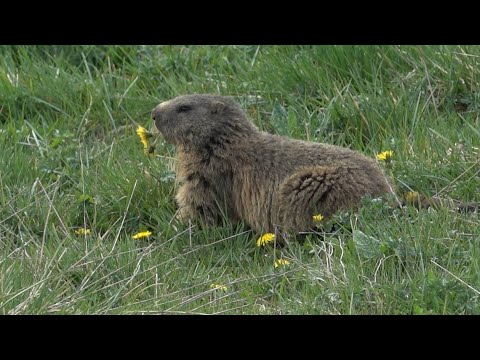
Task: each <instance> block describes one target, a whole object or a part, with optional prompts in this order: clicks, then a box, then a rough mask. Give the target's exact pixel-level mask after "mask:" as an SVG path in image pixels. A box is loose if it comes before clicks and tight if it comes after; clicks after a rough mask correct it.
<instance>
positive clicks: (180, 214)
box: [175, 207, 193, 224]
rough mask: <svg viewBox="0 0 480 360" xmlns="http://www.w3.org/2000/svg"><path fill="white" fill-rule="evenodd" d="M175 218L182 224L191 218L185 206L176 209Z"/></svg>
mask: <svg viewBox="0 0 480 360" xmlns="http://www.w3.org/2000/svg"><path fill="white" fill-rule="evenodd" d="M175 219H177V220H178V221H179V222H181V223H183V224H188V220H193V219H192V214H191V212H190V211H189V210H188V208H187V207H182V208H180V209H178V211H177V215H176V216H175Z"/></svg>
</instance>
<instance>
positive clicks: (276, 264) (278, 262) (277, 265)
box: [273, 259, 290, 268]
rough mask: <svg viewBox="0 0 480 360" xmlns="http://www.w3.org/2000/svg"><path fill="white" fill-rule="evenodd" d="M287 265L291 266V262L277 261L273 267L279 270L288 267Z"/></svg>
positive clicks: (285, 260)
mask: <svg viewBox="0 0 480 360" xmlns="http://www.w3.org/2000/svg"><path fill="white" fill-rule="evenodd" d="M287 265H290V261H288V260H287V259H278V260H277V261H275V264H274V265H273V266H275V267H276V268H277V267H279V266H287Z"/></svg>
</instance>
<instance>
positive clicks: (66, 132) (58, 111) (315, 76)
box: [0, 46, 480, 314]
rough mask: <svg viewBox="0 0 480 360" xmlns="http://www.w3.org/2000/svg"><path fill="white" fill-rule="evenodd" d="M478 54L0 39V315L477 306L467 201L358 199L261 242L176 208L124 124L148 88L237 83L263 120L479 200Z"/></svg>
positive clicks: (234, 88)
mask: <svg viewBox="0 0 480 360" xmlns="http://www.w3.org/2000/svg"><path fill="white" fill-rule="evenodd" d="M479 65H480V47H478V46H260V47H258V46H189V47H186V46H2V47H0V125H1V126H0V153H1V154H2V156H1V157H0V248H1V251H0V313H3V314H149V313H173V314H480V296H479V295H480V221H479V218H478V214H477V213H473V214H459V213H456V212H454V211H451V210H449V209H439V210H437V211H433V210H421V211H417V210H416V209H414V208H405V209H394V208H391V207H389V206H388V205H387V204H386V203H382V202H376V201H368V200H366V201H365V206H364V207H363V208H362V209H361V211H360V212H359V213H357V214H352V213H345V214H339V216H338V217H337V218H336V219H334V221H333V223H334V224H335V226H327V227H326V231H324V232H322V233H319V234H316V235H315V234H310V235H308V236H307V237H306V239H305V241H304V242H303V243H291V244H289V245H288V246H287V247H285V248H282V249H276V248H273V247H271V246H270V247H269V246H267V247H265V248H263V247H262V248H259V247H257V246H256V240H257V238H258V236H259V235H261V234H255V233H252V231H251V230H249V229H248V227H247V226H244V225H239V226H233V225H231V224H228V223H225V224H224V226H221V227H217V228H210V229H199V228H198V227H196V226H194V225H190V226H188V225H182V224H179V223H177V222H176V221H175V220H174V215H175V211H176V208H175V203H174V200H173V196H174V194H175V183H174V173H173V157H174V151H173V148H172V147H171V146H169V145H168V144H166V143H164V142H163V141H162V140H161V139H158V141H157V143H158V146H157V149H156V153H157V157H147V156H145V155H144V152H143V146H142V144H141V143H140V141H139V139H138V137H137V135H136V134H135V129H136V126H137V125H142V126H145V127H146V128H152V127H153V124H152V121H151V119H150V111H151V109H152V108H153V107H154V106H155V105H157V104H158V103H159V102H160V101H161V100H165V99H169V98H171V97H174V96H176V95H179V94H185V93H194V92H210V93H219V94H225V95H232V96H234V97H235V98H236V99H237V100H238V101H239V102H240V103H242V105H243V106H244V108H245V109H246V111H247V112H248V114H249V116H250V117H251V119H252V120H253V121H254V122H255V123H256V124H257V125H258V126H259V127H260V128H261V129H263V130H265V131H269V132H274V133H278V134H283V135H287V136H291V137H295V138H301V139H308V140H311V141H319V142H328V143H333V144H338V145H342V146H347V147H350V148H353V149H356V150H358V151H361V152H363V153H364V154H367V155H368V156H371V157H375V155H376V154H377V153H379V152H381V151H384V150H393V152H394V157H393V162H392V163H391V164H390V165H388V168H387V165H386V164H384V163H383V162H382V164H381V165H382V166H384V167H386V171H387V172H388V173H389V174H390V175H391V176H392V178H393V182H394V184H395V186H396V188H397V190H398V192H399V193H404V192H406V191H418V192H421V193H425V194H428V195H437V196H440V197H445V198H453V199H458V200H462V201H477V202H480V195H479V193H480V192H479V189H480V176H479V173H480V149H479V148H480V130H479V129H480V120H479V111H480V102H479V91H478V90H479V88H480V66H479ZM79 228H88V229H90V230H91V232H90V233H89V234H84V235H77V234H76V233H75V230H78V229H79ZM140 231H151V232H152V236H150V237H148V238H142V239H133V238H132V236H133V235H134V234H135V233H137V232H140ZM280 258H283V259H287V260H289V262H290V263H289V264H288V265H285V266H279V267H274V263H275V261H276V260H277V259H280ZM217 285H218V288H216V286H217ZM222 286H225V287H222Z"/></svg>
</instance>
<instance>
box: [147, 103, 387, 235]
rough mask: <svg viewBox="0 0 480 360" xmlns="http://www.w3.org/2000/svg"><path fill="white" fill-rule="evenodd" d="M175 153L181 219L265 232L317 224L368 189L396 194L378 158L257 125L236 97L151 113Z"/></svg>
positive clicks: (352, 205) (170, 105)
mask: <svg viewBox="0 0 480 360" xmlns="http://www.w3.org/2000/svg"><path fill="white" fill-rule="evenodd" d="M152 117H153V119H154V121H155V126H156V127H157V129H158V130H159V131H160V133H161V134H162V136H163V137H164V138H165V140H166V141H167V142H169V143H172V144H173V145H174V146H175V148H176V152H177V160H178V164H177V173H176V176H177V181H178V182H179V183H180V187H179V189H178V192H177V194H176V200H177V202H178V205H179V212H178V214H179V218H180V220H183V221H185V220H187V221H188V219H192V220H193V219H198V218H202V219H203V220H204V221H206V222H207V223H208V224H215V223H218V222H219V221H221V219H222V217H224V216H226V217H227V218H229V219H230V220H231V221H233V222H236V221H238V220H243V221H244V222H245V223H246V224H248V225H249V226H250V227H251V228H253V229H254V230H255V231H257V232H259V233H264V232H274V231H275V229H276V227H279V228H281V229H285V230H293V231H296V232H302V231H307V230H309V229H311V228H314V225H315V224H314V220H313V216H314V215H316V214H321V215H322V216H323V217H324V219H325V220H327V219H328V218H329V217H331V216H332V215H333V214H334V213H335V212H337V211H338V210H340V209H347V208H355V207H358V205H359V204H360V200H361V198H362V197H363V196H365V195H370V196H373V197H375V196H378V195H381V194H384V193H393V190H392V187H391V186H390V184H389V182H388V181H387V179H386V177H385V175H384V174H383V172H382V170H381V169H380V168H379V166H378V165H377V163H376V162H375V161H374V160H372V159H370V158H368V157H366V156H364V155H362V154H360V153H358V152H355V151H353V150H350V149H347V148H343V147H340V146H335V145H329V144H322V143H314V142H307V141H302V140H295V139H291V138H287V137H282V136H278V135H272V134H269V133H266V132H262V131H260V130H258V128H257V127H256V126H255V125H254V124H253V123H252V122H251V121H250V120H249V119H248V118H247V116H246V114H245V112H244V111H243V110H242V108H241V107H240V105H239V104H237V103H236V102H235V101H234V100H232V99H231V98H230V97H224V96H216V95H201V94H195V95H184V96H178V97H176V98H174V99H172V100H169V101H165V102H162V103H161V104H160V105H158V106H157V107H156V108H155V109H154V110H153V112H152Z"/></svg>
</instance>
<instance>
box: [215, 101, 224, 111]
mask: <svg viewBox="0 0 480 360" xmlns="http://www.w3.org/2000/svg"><path fill="white" fill-rule="evenodd" d="M224 108H225V104H224V103H223V102H221V101H215V102H214V103H213V104H212V114H221V113H222V112H223V109H224Z"/></svg>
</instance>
